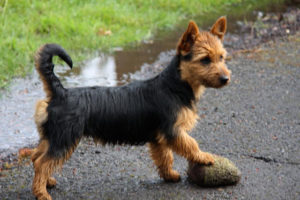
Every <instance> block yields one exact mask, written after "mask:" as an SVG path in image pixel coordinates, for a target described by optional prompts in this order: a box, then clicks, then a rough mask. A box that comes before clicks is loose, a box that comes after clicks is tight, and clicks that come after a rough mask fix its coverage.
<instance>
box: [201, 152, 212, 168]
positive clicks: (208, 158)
mask: <svg viewBox="0 0 300 200" xmlns="http://www.w3.org/2000/svg"><path fill="white" fill-rule="evenodd" d="M200 163H201V164H204V165H213V164H214V163H215V159H214V158H213V156H212V155H211V154H210V153H206V152H202V153H201V161H200Z"/></svg>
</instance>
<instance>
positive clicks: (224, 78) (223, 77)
mask: <svg viewBox="0 0 300 200" xmlns="http://www.w3.org/2000/svg"><path fill="white" fill-rule="evenodd" d="M228 80H229V78H228V76H221V77H220V82H221V83H222V84H226V83H227V82H228Z"/></svg>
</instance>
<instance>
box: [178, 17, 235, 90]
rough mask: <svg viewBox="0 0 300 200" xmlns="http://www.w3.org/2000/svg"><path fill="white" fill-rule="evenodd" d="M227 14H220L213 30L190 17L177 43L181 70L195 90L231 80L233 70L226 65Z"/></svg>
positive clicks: (183, 76) (218, 85) (182, 75)
mask: <svg viewBox="0 0 300 200" xmlns="http://www.w3.org/2000/svg"><path fill="white" fill-rule="evenodd" d="M226 23H227V22H226V18H225V17H221V18H219V19H218V20H217V21H216V23H215V24H214V25H213V26H212V28H211V30H210V31H201V32H200V31H199V29H198V26H197V25H196V23H195V22H193V21H191V22H190V23H189V26H188V28H187V30H186V31H185V33H184V34H183V35H182V37H181V38H180V40H179V43H178V45H177V55H179V56H180V58H181V60H180V73H181V78H182V80H185V81H187V82H188V83H189V84H190V85H191V87H192V88H193V89H194V90H197V88H199V87H200V86H204V87H213V88H220V87H223V86H225V85H227V84H228V83H229V82H230V75H231V72H230V70H228V69H227V67H226V65H225V58H226V50H225V49H224V47H223V43H222V42H223V37H224V35H225V32H226Z"/></svg>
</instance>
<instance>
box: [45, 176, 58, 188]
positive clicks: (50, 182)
mask: <svg viewBox="0 0 300 200" xmlns="http://www.w3.org/2000/svg"><path fill="white" fill-rule="evenodd" d="M55 185H56V180H55V178H53V177H50V178H48V180H47V187H48V188H52V187H54V186H55Z"/></svg>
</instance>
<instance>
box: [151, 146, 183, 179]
mask: <svg viewBox="0 0 300 200" xmlns="http://www.w3.org/2000/svg"><path fill="white" fill-rule="evenodd" d="M149 149H150V155H151V158H152V159H153V160H154V163H155V165H156V166H157V169H158V173H159V175H160V177H162V178H163V179H164V180H165V181H171V182H177V181H179V180H180V175H179V173H178V172H177V171H175V170H173V168H172V166H173V160H174V159H173V153H172V150H171V149H170V148H169V147H168V146H167V145H166V144H165V142H164V141H163V140H161V143H150V144H149Z"/></svg>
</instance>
